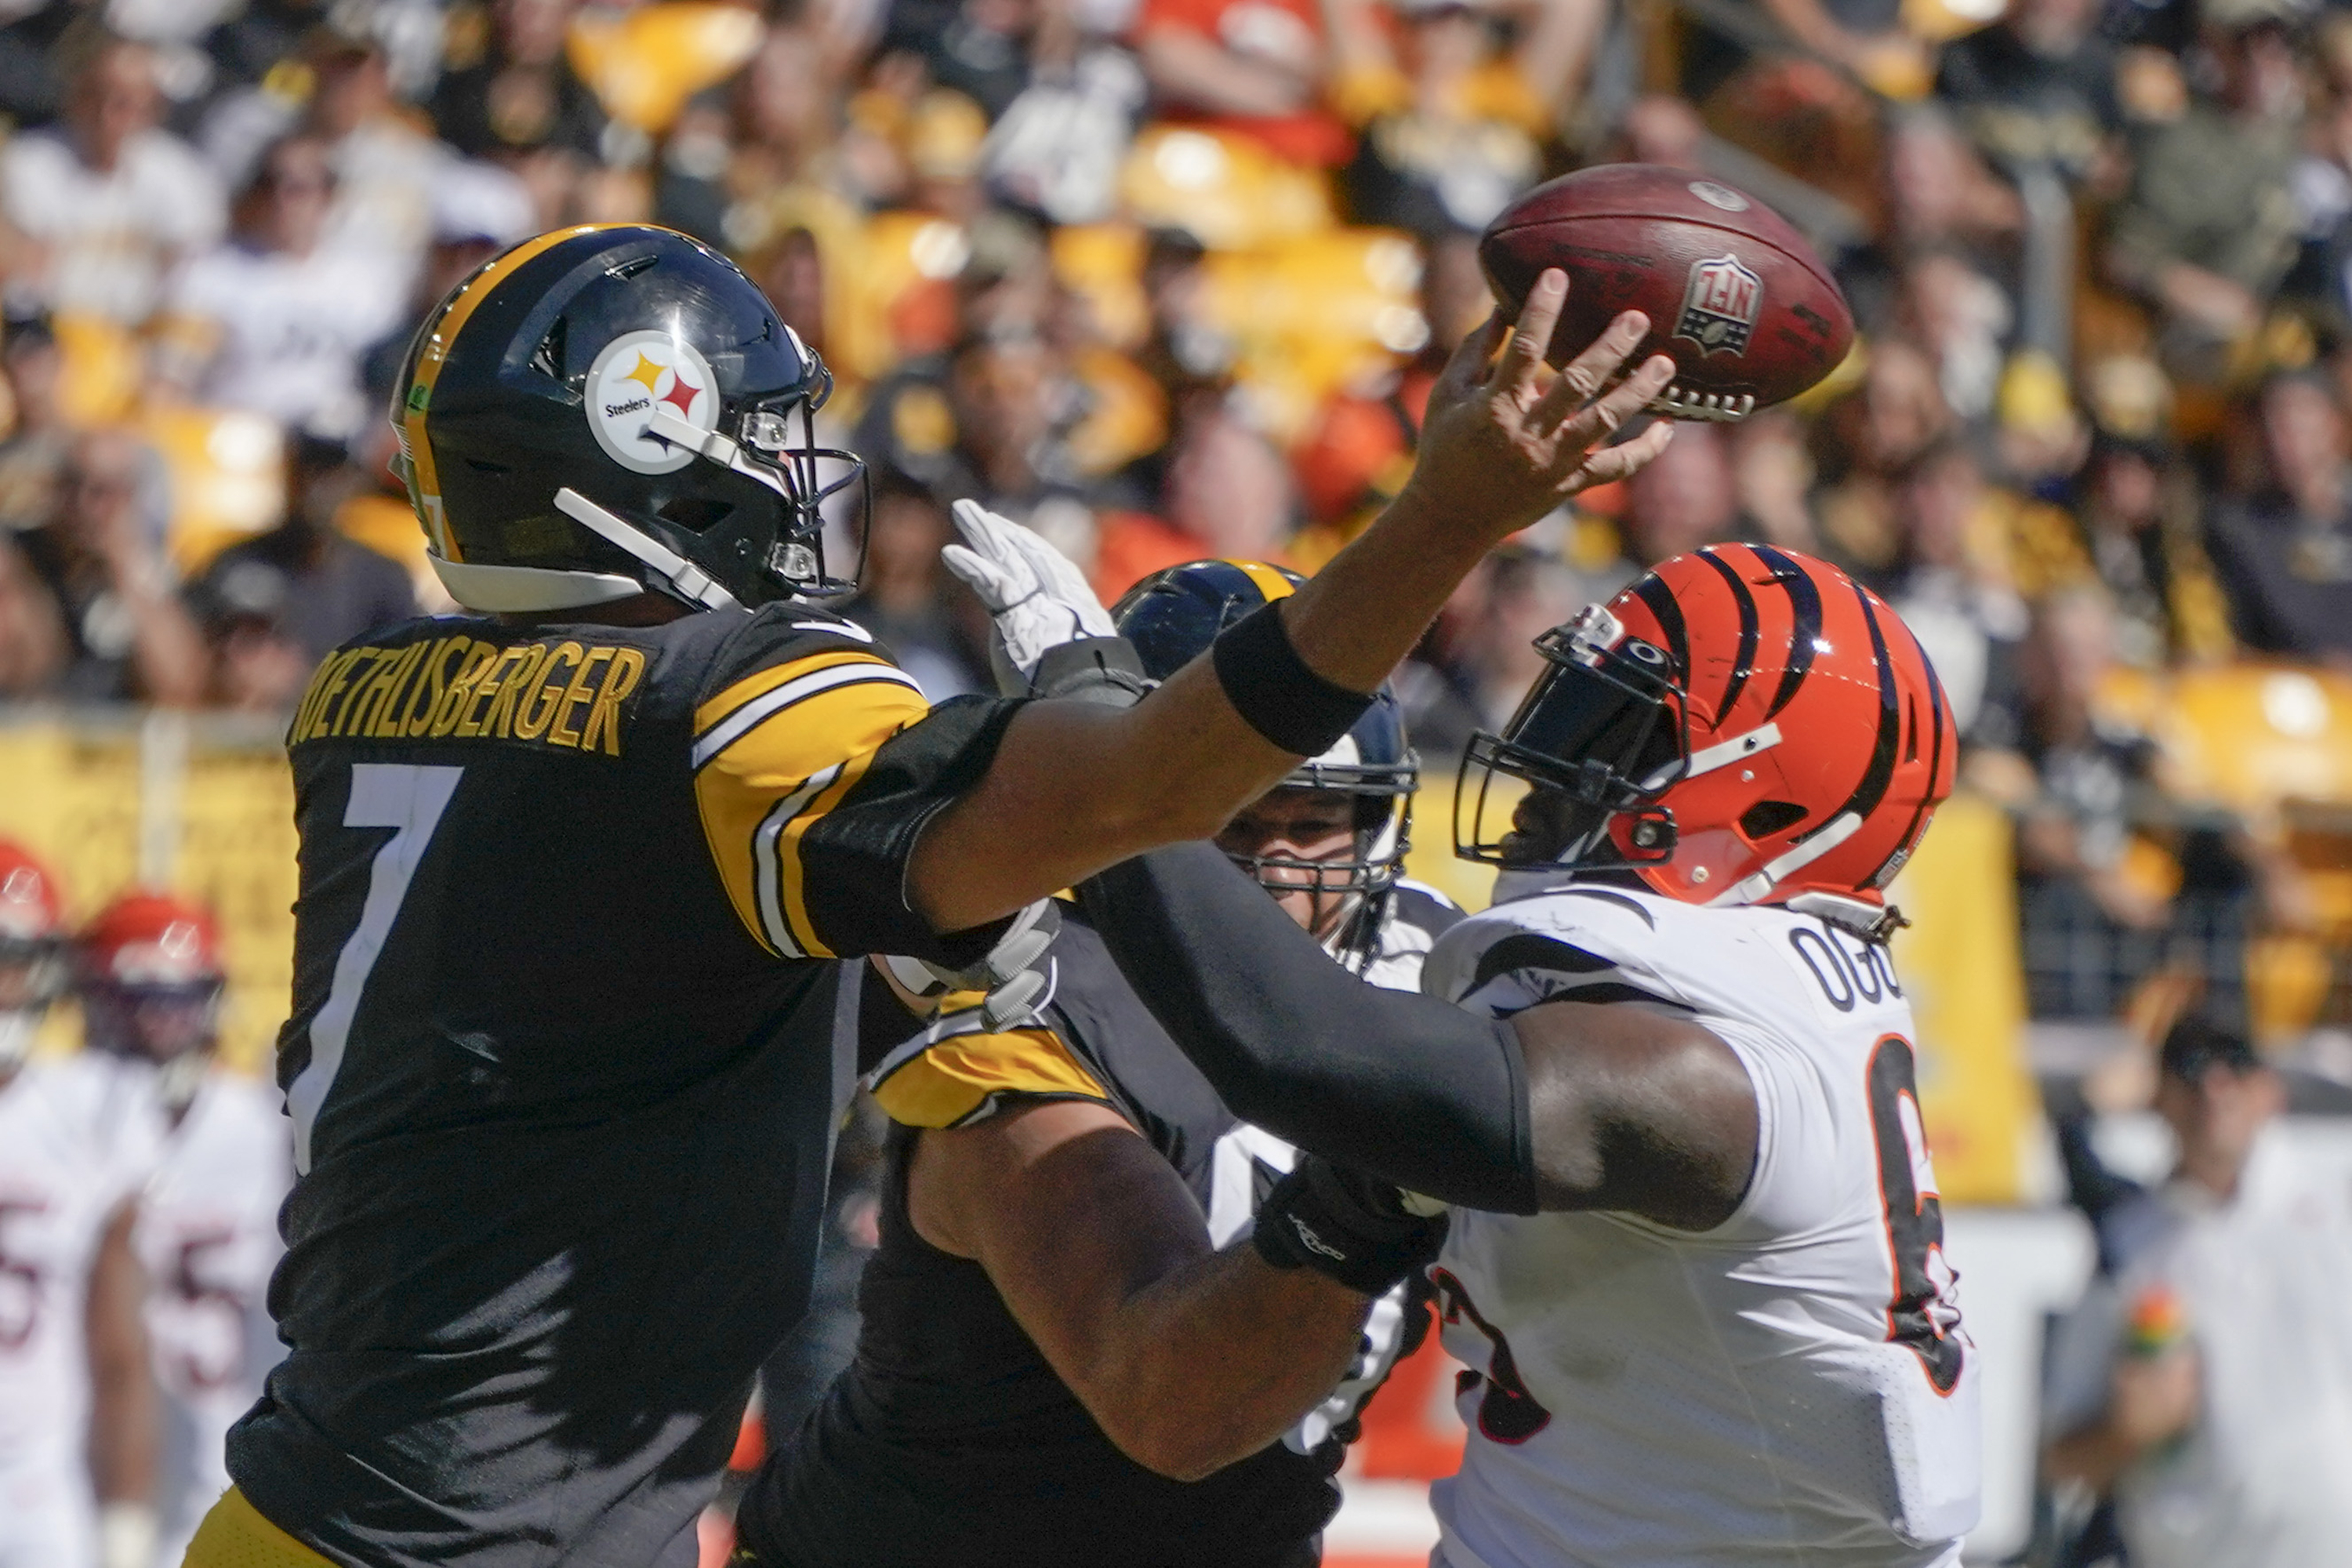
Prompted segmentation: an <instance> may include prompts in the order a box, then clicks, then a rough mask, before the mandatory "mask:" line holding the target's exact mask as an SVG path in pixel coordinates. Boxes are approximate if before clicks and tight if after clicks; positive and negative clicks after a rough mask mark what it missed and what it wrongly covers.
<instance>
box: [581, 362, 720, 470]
mask: <svg viewBox="0 0 2352 1568" xmlns="http://www.w3.org/2000/svg"><path fill="white" fill-rule="evenodd" d="M584 395H585V396H586V399H587V415H588V428H589V429H590V430H591V431H593V432H594V434H595V437H596V445H598V446H599V447H604V452H605V455H606V456H607V457H610V458H612V459H613V461H614V462H616V463H618V464H620V465H621V467H623V468H627V469H629V470H631V471H632V472H635V473H640V474H669V473H675V472H677V470H678V469H680V468H684V467H686V465H687V464H688V463H690V462H692V461H693V460H694V454H693V453H692V452H689V451H688V450H687V449H686V448H685V447H679V446H676V445H673V444H672V443H670V442H668V441H665V440H663V439H662V438H661V437H658V436H656V435H654V434H653V433H652V431H651V430H649V429H648V428H647V426H650V425H651V424H652V423H653V417H654V411H655V410H656V409H657V408H667V410H668V411H669V412H671V413H672V414H675V415H677V416H678V417H679V418H680V419H683V420H685V421H686V422H687V423H688V425H691V426H694V427H695V428H696V429H698V430H713V429H716V428H718V426H719V384H718V381H717V378H716V377H714V376H713V375H712V374H710V365H709V362H707V361H706V360H704V359H703V357H702V356H701V355H700V354H698V353H695V352H694V350H693V349H692V348H690V347H689V346H688V345H687V344H685V343H682V342H678V341H677V339H676V338H673V337H671V336H670V335H669V334H668V333H667V332H665V331H657V330H648V331H635V332H624V333H622V334H621V335H620V336H619V337H617V338H614V340H613V341H612V342H609V343H606V344H605V345H604V350H603V352H601V353H598V354H597V356H596V359H595V363H593V364H591V365H590V366H589V367H588V384H587V387H586V390H585V394H584Z"/></svg>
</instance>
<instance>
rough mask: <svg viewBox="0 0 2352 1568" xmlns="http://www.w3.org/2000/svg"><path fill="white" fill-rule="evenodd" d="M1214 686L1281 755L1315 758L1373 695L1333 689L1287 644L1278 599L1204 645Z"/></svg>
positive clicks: (1359, 715) (1360, 714)
mask: <svg viewBox="0 0 2352 1568" xmlns="http://www.w3.org/2000/svg"><path fill="white" fill-rule="evenodd" d="M1209 657H1210V658H1212V659H1213V660H1214V661H1215V664H1216V668H1217V684H1218V685H1220V686H1222V687H1223V688H1224V689H1225V700H1226V701H1228V702H1230V703H1232V704H1233V705H1234V711H1236V712H1238V713H1239V714H1240V715H1241V716H1242V717H1243V719H1244V720H1246V721H1248V723H1249V727H1250V728H1251V729H1253V730H1255V731H1257V732H1258V733H1259V734H1261V735H1263V736H1265V738H1266V739H1267V740H1268V741H1270V742H1273V743H1274V744H1276V745H1277V746H1279V747H1281V748H1282V749H1283V750H1284V751H1286V752H1294V753H1296V754H1297V755H1298V756H1302V757H1319V756H1321V755H1322V754H1323V753H1324V752H1328V751H1329V750H1330V749H1331V748H1332V747H1333V746H1336V745H1338V744H1339V737H1341V736H1342V735H1345V734H1346V733H1347V732H1348V731H1349V730H1352V729H1354V728H1355V725H1356V721H1357V720H1359V719H1360V718H1362V717H1363V716H1364V710H1365V709H1367V708H1370V706H1371V705H1372V697H1373V694H1372V693H1370V692H1364V691H1350V690H1349V689H1347V688H1346V687H1344V686H1334V685H1332V684H1331V683H1330V682H1329V681H1328V680H1326V679H1323V678H1322V677H1321V676H1319V675H1318V674H1316V673H1315V672H1314V671H1313V670H1311V669H1309V668H1307V661H1306V660H1305V659H1303V658H1299V657H1298V650H1297V648H1295V647H1291V646H1290V633H1289V631H1288V629H1287V628H1286V627H1285V626H1283V624H1282V605H1281V603H1280V602H1279V601H1276V603H1274V604H1271V605H1263V606H1261V607H1260V608H1258V609H1255V610H1253V611H1251V612H1250V613H1249V614H1248V615H1246V616H1243V617H1242V618H1241V619H1240V620H1239V621H1237V622H1236V623H1234V625H1233V626H1229V627H1227V628H1226V629H1225V631H1223V633H1222V634H1220V635H1219V636H1218V637H1217V640H1216V641H1215V642H1213V643H1212V644H1210V645H1209Z"/></svg>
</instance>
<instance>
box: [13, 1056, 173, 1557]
mask: <svg viewBox="0 0 2352 1568" xmlns="http://www.w3.org/2000/svg"><path fill="white" fill-rule="evenodd" d="M123 1066H124V1064H121V1063H118V1062H116V1061H114V1060H113V1059H111V1058H105V1057H100V1056H95V1055H87V1054H86V1055H81V1056H74V1057H68V1058H62V1059H57V1060H40V1061H32V1062H27V1063H26V1064H25V1065H24V1066H22V1067H20V1068H17V1069H16V1074H15V1075H14V1076H13V1077H12V1078H10V1079H6V1080H5V1082H0V1563H6V1564H8V1565H9V1568H16V1564H18V1563H24V1564H26V1568H32V1565H33V1564H35V1563H46V1562H47V1561H53V1560H54V1559H52V1558H48V1557H46V1556H44V1555H43V1553H45V1552H56V1551H58V1550H67V1551H79V1550H81V1549H82V1548H83V1547H84V1546H85V1545H86V1543H87V1541H88V1539H89V1513H90V1509H91V1506H92V1501H91V1493H90V1488H89V1471H88V1468H87V1467H86V1464H85V1461H84V1457H83V1456H84V1454H85V1452H86V1450H85V1447H84V1440H85V1437H86V1436H87V1432H86V1428H87V1425H88V1418H89V1351H88V1345H87V1340H86V1336H85V1330H84V1316H83V1312H84V1304H85V1300H86V1298H87V1294H88V1291H89V1277H90V1268H91V1267H92V1265H93V1263H94V1262H95V1260H96V1258H97V1257H98V1251H99V1246H100V1239H101V1237H103V1236H104V1234H105V1231H106V1227H107V1226H108V1225H109V1224H110V1222H111V1221H112V1220H113V1218H114V1216H115V1215H116V1214H117V1213H118V1212H119V1211H120V1210H121V1206H122V1205H124V1204H126V1203H129V1202H131V1201H133V1200H134V1199H135V1198H136V1197H137V1196H138V1193H139V1189H140V1187H141V1185H142V1184H143V1183H144V1182H145V1181H146V1180H147V1177H148V1174H149V1173H150V1172H151V1171H152V1170H153V1168H154V1162H155V1159H156V1152H157V1149H156V1136H157V1127H156V1123H155V1121H154V1120H153V1112H152V1103H151V1102H150V1100H149V1099H148V1097H147V1094H146V1089H145V1085H144V1084H143V1082H142V1081H140V1080H139V1079H136V1078H135V1077H133V1076H132V1075H131V1074H130V1073H128V1072H126V1071H124V1070H122V1068H123Z"/></svg>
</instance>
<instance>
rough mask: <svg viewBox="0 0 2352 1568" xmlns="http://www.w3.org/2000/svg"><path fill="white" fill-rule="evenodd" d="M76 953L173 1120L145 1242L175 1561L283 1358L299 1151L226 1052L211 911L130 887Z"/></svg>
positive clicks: (118, 1040)
mask: <svg viewBox="0 0 2352 1568" xmlns="http://www.w3.org/2000/svg"><path fill="white" fill-rule="evenodd" d="M75 959H76V969H77V972H78V973H77V983H78V989H79V992H80V995H81V1004H82V1013H83V1017H84V1020H85V1029H86V1046H87V1048H88V1049H89V1051H90V1052H91V1053H93V1054H94V1055H95V1056H96V1057H97V1058H101V1059H105V1060H110V1061H112V1062H115V1063H118V1064H120V1065H121V1068H122V1069H123V1070H124V1071H126V1072H127V1073H129V1074H131V1075H133V1076H134V1077H136V1078H137V1079H138V1080H139V1081H140V1082H142V1084H143V1085H144V1086H145V1087H146V1089H147V1092H148V1093H149V1095H150V1097H151V1103H152V1110H153V1111H154V1112H155V1113H156V1115H157V1117H158V1120H159V1121H160V1122H161V1124H162V1131H163V1137H162V1144H161V1149H160V1152H159V1155H158V1159H157V1163H156V1167H155V1170H154V1173H153V1174H152V1176H151V1177H150V1178H149V1180H148V1182H147V1184H146V1187H145V1192H144V1196H143V1199H142V1203H141V1205H140V1209H139V1217H138V1221H137V1224H136V1226H134V1228H133V1230H132V1241H133V1245H134V1247H135V1249H136V1251H137V1254H138V1258H139V1260H140V1262H141V1264H142V1266H143V1268H144V1272H145V1276H146V1282H147V1292H146V1323H147V1331H148V1337H149V1341H150V1344H151V1348H152V1358H153V1365H154V1376H155V1384H156V1386H157V1389H158V1392H159V1394H160V1396H161V1398H160V1406H161V1408H160V1411H159V1418H160V1430H159V1438H160V1441H159V1445H158V1449H159V1452H158V1473H157V1484H156V1489H155V1494H154V1496H155V1514H154V1535H155V1542H156V1545H155V1549H154V1552H153V1556H152V1561H153V1562H154V1563H156V1564H157V1568H175V1565H176V1564H177V1563H179V1561H180V1558H181V1556H182V1555H183V1553H184V1552H185V1551H186V1549H187V1544H188V1539H189V1537H190V1536H191V1535H193V1534H194V1531H195V1528H196V1523H197V1521H199V1520H201V1519H202V1518H203V1517H204V1514H205V1510H206V1509H208V1508H210V1507H211V1506H212V1505H213V1504H214V1503H215V1502H216V1501H217V1500H219V1498H220V1495H221V1494H222V1493H223V1492H224V1491H226V1490H227V1489H228V1484H229V1480H228V1470H227V1468H226V1463H225V1462H224V1450H225V1445H226V1439H227V1436H228V1429H229V1427H230V1426H231V1425H232V1424H234V1423H235V1422H236V1418H237V1417H238V1416H240V1415H244V1414H245V1413H246V1412H247V1410H249V1409H251V1408H252V1407H253V1403H254V1401H255V1400H256V1399H257V1398H258V1397H259V1396H260V1394H261V1383H262V1378H263V1375H264V1374H265V1373H267V1372H268V1370H269V1368H270V1367H271V1366H272V1365H273V1364H275V1363H276V1362H277V1360H278V1356H279V1354H280V1353H282V1350H281V1347H280V1346H279V1344H278V1335H277V1331H276V1329H275V1327H274V1326H273V1325H272V1324H271V1322H270V1321H269V1313H268V1289H269V1273H270V1270H271V1269H272V1268H275V1267H276V1266H277V1262H278V1254H279V1252H280V1250H281V1248H280V1245H279V1242H278V1205H279V1204H280V1203H282V1202H283V1201H284V1200H285V1197H286V1191H287V1188H288V1186H289V1184H290V1182H291V1180H292V1175H293V1156H292V1152H291V1146H290V1144H289V1141H288V1131H287V1121H286V1118H285V1116H284V1115H283V1114H282V1113H281V1112H280V1110H279V1109H278V1097H277V1095H276V1093H275V1092H274V1091H273V1090H272V1089H268V1087H266V1086H264V1085H263V1084H261V1083H258V1082H257V1081H255V1080H253V1079H248V1078H246V1077H244V1076H242V1075H240V1074H236V1073H232V1072H228V1071H226V1070H225V1069H223V1068H220V1067H219V1066H218V1065H217V1064H216V1063H215V1046H216V1045H217V1043H218V1037H217V1033H216V1028H215V1025H216V1022H217V1015H218V1012H219V1006H220V997H221V988H222V984H223V982H224V979H225V973H224V971H223V969H222V967H221V959H220V948H219V936H218V932H217V931H215V927H214V925H213V921H212V918H211V917H210V915H208V914H207V913H206V912H205V910H202V909H200V908H198V907H197V906H195V905H194V904H192V903H189V902H186V901H185V900H179V899H174V898H169V897H164V896H161V895H157V894H152V893H132V894H129V895H126V896H124V897H122V898H120V899H118V900H115V901H114V902H113V903H112V904H110V905H109V906H108V907H107V908H106V909H105V910H102V911H101V912H100V914H99V915H98V917H97V918H96V919H94V920H93V921H90V922H89V925H88V926H87V927H86V928H85V929H84V930H83V931H82V933H81V935H80V937H79V940H78V942H77V943H76V953H75ZM107 1568H127V1565H123V1564H117V1563H109V1564H107Z"/></svg>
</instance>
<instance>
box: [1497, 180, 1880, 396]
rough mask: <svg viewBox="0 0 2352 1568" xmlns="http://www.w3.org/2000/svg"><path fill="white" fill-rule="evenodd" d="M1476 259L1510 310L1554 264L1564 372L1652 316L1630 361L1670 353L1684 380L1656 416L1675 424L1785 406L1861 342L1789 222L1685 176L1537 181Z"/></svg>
mask: <svg viewBox="0 0 2352 1568" xmlns="http://www.w3.org/2000/svg"><path fill="white" fill-rule="evenodd" d="M1478 258H1479V261H1480V263H1481V264H1482V265H1483V266H1484V267H1485V268H1486V280H1487V282H1488V283H1490V284H1492V285H1493V287H1494V289H1495V294H1496V298H1497V299H1498V300H1501V301H1502V304H1503V309H1504V310H1505V312H1506V313H1507V314H1517V310H1518V309H1519V307H1520V306H1521V305H1522V304H1523V303H1525V302H1526V300H1527V297H1528V289H1531V288H1533V287H1534V286H1535V280H1536V279H1537V278H1538V276H1539V275H1541V273H1542V272H1543V269H1544V268H1547V267H1557V268H1560V269H1561V270H1563V271H1565V272H1566V273H1567V274H1568V304H1567V306H1566V307H1565V308H1564V309H1563V310H1562V311H1561V312H1560V318H1559V329H1558V330H1557V331H1555V332H1554V333H1553V335H1552V347H1551V353H1550V359H1551V363H1554V364H1555V365H1557V364H1561V363H1566V362H1567V360H1568V359H1569V358H1570V356H1572V355H1573V354H1575V353H1577V352H1578V351H1579V350H1580V349H1582V348H1583V347H1584V345H1585V344H1587V343H1589V342H1591V341H1592V340H1593V339H1594V338H1596V337H1598V336H1599V335H1600V334H1601V330H1602V329H1603V328H1605V327H1607V326H1608V324H1609V323H1610V321H1612V319H1614V318H1615V317H1616V315H1617V314H1618V313H1619V312H1620V311H1622V310H1640V311H1641V312H1643V314H1644V315H1646V316H1648V317H1649V318H1650V335H1649V336H1648V337H1647V338H1645V339H1644V340H1643V342H1642V346H1641V348H1640V349H1639V350H1638V351H1637V352H1636V353H1634V354H1633V356H1632V357H1631V358H1630V359H1629V360H1628V361H1627V363H1629V364H1631V363H1640V361H1641V360H1642V359H1643V358H1644V357H1646V356H1648V355H1650V354H1653V353H1664V354H1670V355H1672V356H1673V358H1674V362H1675V379H1674V380H1673V381H1672V382H1671V383H1670V384H1668V385H1667V387H1666V390H1665V391H1664V393H1663V394H1661V395H1659V396H1658V398H1657V399H1656V400H1655V401H1654V402H1653V403H1652V404H1651V405H1650V406H1651V408H1652V409H1653V410H1654V411H1655V412H1657V413H1660V414H1664V415H1667V416H1672V417H1674V418H1676V419H1711V420H1722V421H1729V420H1736V419H1741V418H1745V417H1746V416H1748V415H1749V414H1751V413H1753V412H1754V411H1755V410H1757V409H1759V408H1764V407H1769V405H1772V404H1775V403H1782V402H1786V401H1787V400H1788V399H1790V398H1791V397H1794V396H1796V395H1798V394H1799V393H1801V392H1802V391H1804V390H1805V389H1806V388H1807V387H1809V386H1811V385H1812V384H1814V383H1815V382H1817V381H1819V380H1821V379H1822V377H1823V376H1825V375H1827V374H1829V373H1830V372H1831V371H1832V370H1835V369H1836V368H1837V366H1838V362H1839V361H1841V360H1843V358H1844V357H1845V353H1846V350H1847V349H1848V348H1849V347H1850V346H1851V345H1852V344H1853V312H1852V311H1851V310H1848V309H1847V308H1846V302H1845V297H1844V296H1843V294H1841V293H1840V292H1839V291H1838V286H1837V284H1836V282H1835V281H1834V280H1833V279H1832V278H1831V277H1830V274H1829V268H1826V267H1823V266H1822V263H1821V259H1820V258H1818V257H1816V256H1815V255H1814V254H1813V252H1812V247H1811V246H1809V245H1807V244H1806V243H1805V240H1804V237H1802V236H1801V235H1800V234H1798V232H1797V231H1796V229H1795V228H1793V227H1792V226H1790V224H1789V222H1788V220H1787V219H1785V218H1783V217H1781V216H1780V214H1778V213H1776V212H1774V211H1773V210H1772V209H1771V208H1769V207H1768V206H1766V205H1764V204H1763V203H1761V202H1759V201H1758V200H1757V199H1756V198H1755V197H1753V196H1751V195H1748V194H1747V193H1746V192H1744V191H1739V190H1735V189H1734V188H1732V187H1731V186H1729V185H1727V184H1723V183H1722V182H1721V181H1719V180H1711V179H1708V178H1706V176H1705V175H1702V174H1693V173H1692V172H1691V171H1690V170H1688V169H1673V168H1668V167H1666V166H1664V164H1659V163H1604V164H1601V166H1599V167H1597V168H1591V169H1583V170H1580V171H1578V172H1577V173H1575V174H1564V175H1562V176H1561V177H1560V178H1559V179H1557V180H1551V181H1549V182H1547V183H1545V184H1540V185H1538V186H1537V187H1536V188H1535V189H1533V190H1531V191H1529V192H1528V194H1527V195H1524V196H1521V197H1520V198H1519V199H1518V200H1517V201H1516V202H1514V203H1512V204H1511V205H1510V206H1509V207H1507V209H1505V210H1504V212H1503V213H1502V215H1501V216H1498V217H1496V219H1495V221H1494V222H1493V223H1492V224H1491V225H1489V226H1487V229H1486V234H1485V235H1484V236H1482V237H1480V239H1479V242H1478Z"/></svg>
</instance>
